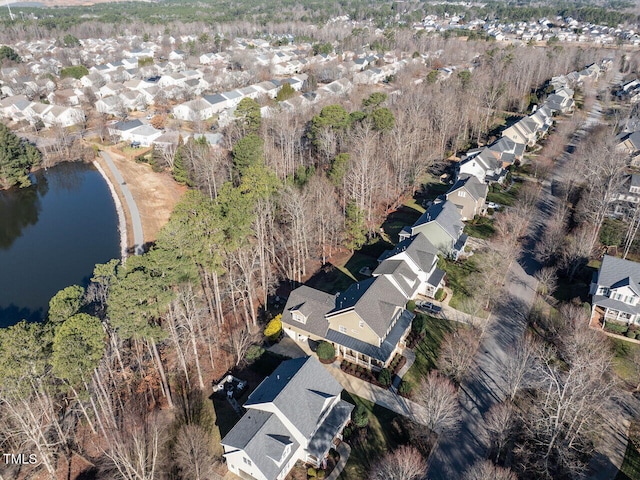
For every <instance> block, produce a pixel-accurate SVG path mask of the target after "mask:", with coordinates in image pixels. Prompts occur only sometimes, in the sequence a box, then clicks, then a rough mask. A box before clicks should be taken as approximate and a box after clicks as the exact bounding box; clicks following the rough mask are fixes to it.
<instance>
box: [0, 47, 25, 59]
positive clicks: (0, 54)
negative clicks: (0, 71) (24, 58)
mask: <svg viewBox="0 0 640 480" xmlns="http://www.w3.org/2000/svg"><path fill="white" fill-rule="evenodd" d="M5 59H6V60H10V61H12V62H20V61H21V59H20V55H18V54H17V52H16V51H15V50H14V49H13V48H11V47H8V46H6V45H3V46H1V47H0V62H1V61H2V60H5Z"/></svg>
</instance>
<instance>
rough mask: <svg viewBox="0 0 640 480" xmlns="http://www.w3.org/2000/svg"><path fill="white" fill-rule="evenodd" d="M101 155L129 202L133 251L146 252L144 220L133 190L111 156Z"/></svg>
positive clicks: (137, 253) (103, 153) (103, 152)
mask: <svg viewBox="0 0 640 480" xmlns="http://www.w3.org/2000/svg"><path fill="white" fill-rule="evenodd" d="M100 155H102V158H104V161H105V162H106V164H107V167H109V170H111V173H112V174H113V177H114V178H115V179H116V182H117V183H118V187H119V188H120V191H121V192H122V195H123V196H124V200H125V202H126V204H127V208H128V209H129V215H130V217H131V225H132V227H133V252H134V253H135V254H136V255H140V254H142V253H144V247H143V245H144V236H143V234H142V222H141V221H140V211H139V210H138V205H136V201H135V200H134V199H133V195H131V190H129V187H128V186H127V184H126V182H125V181H124V178H122V175H121V174H120V170H118V167H116V165H115V163H113V160H112V159H111V156H110V155H109V154H108V153H107V152H105V151H100Z"/></svg>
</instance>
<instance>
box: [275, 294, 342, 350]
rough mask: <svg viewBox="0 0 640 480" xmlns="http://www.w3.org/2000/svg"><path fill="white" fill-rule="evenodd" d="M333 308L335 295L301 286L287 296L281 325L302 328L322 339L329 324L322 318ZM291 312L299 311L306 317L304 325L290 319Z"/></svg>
mask: <svg viewBox="0 0 640 480" xmlns="http://www.w3.org/2000/svg"><path fill="white" fill-rule="evenodd" d="M335 306H336V297H335V295H330V294H328V293H324V292H321V291H320V290H316V289H315V288H311V287H307V286H306V285H302V286H301V287H298V288H296V289H295V290H294V291H292V292H291V295H289V299H288V300H287V304H286V305H285V307H284V311H283V312H282V323H284V324H285V325H292V326H295V327H298V328H303V329H304V330H306V331H307V332H309V333H311V334H313V335H317V336H319V337H324V336H325V334H326V333H327V329H328V328H329V322H327V320H326V319H325V318H324V315H325V314H326V313H328V312H330V311H331V310H333V309H334V308H335ZM293 310H300V311H301V312H302V314H303V315H305V316H306V317H307V321H306V323H305V324H302V323H300V322H298V321H296V320H294V319H293V318H292V316H291V312H292V311H293Z"/></svg>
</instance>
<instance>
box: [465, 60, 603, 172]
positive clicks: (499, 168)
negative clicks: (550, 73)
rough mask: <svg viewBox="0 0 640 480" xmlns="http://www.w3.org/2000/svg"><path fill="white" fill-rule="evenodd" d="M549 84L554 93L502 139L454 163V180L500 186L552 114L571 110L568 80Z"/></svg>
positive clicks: (550, 122)
mask: <svg viewBox="0 0 640 480" xmlns="http://www.w3.org/2000/svg"><path fill="white" fill-rule="evenodd" d="M596 67H597V66H596ZM572 73H573V72H572ZM550 85H552V87H553V92H552V93H551V94H550V95H549V96H548V97H547V98H546V100H545V102H544V103H543V104H542V105H541V106H540V107H539V108H536V109H535V110H534V112H533V113H531V114H530V115H527V116H526V117H523V118H522V119H520V120H518V121H517V122H515V123H514V124H513V125H510V126H509V127H507V128H505V129H504V130H503V131H502V137H501V138H500V139H499V140H497V141H495V142H494V143H492V144H491V145H488V146H485V147H482V148H477V149H473V150H469V151H467V152H466V153H465V154H464V155H463V157H462V159H461V160H460V162H458V163H457V164H456V178H457V179H460V178H463V177H466V176H469V175H473V176H475V177H477V178H478V179H479V180H480V181H481V182H483V183H489V184H490V183H495V182H498V183H502V182H503V181H504V179H505V178H506V174H507V169H508V168H509V166H511V165H513V164H514V163H516V162H521V161H522V160H523V157H524V153H525V150H526V148H527V147H533V146H535V145H536V144H537V142H538V141H540V139H541V138H542V137H544V136H545V135H546V134H547V132H548V131H549V128H550V127H551V125H553V115H554V114H557V113H561V114H570V113H571V112H573V110H574V107H575V102H574V100H573V95H574V91H573V89H571V88H569V86H568V85H569V80H568V78H567V77H564V76H563V77H554V78H553V79H552V80H551V81H550Z"/></svg>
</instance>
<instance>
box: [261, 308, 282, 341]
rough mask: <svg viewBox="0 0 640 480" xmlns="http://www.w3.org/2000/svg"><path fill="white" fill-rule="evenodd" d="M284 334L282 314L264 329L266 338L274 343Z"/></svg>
mask: <svg viewBox="0 0 640 480" xmlns="http://www.w3.org/2000/svg"><path fill="white" fill-rule="evenodd" d="M281 333H282V314H278V315H276V316H275V317H274V318H273V320H271V321H270V322H269V323H268V324H267V326H266V327H265V329H264V336H265V337H267V338H268V339H269V340H271V341H272V342H273V341H275V340H277V339H278V338H280V334H281Z"/></svg>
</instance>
